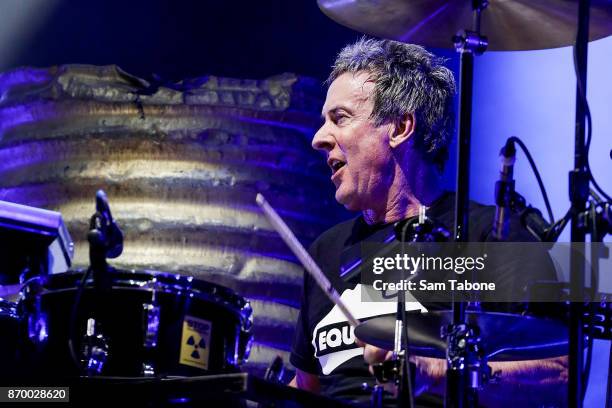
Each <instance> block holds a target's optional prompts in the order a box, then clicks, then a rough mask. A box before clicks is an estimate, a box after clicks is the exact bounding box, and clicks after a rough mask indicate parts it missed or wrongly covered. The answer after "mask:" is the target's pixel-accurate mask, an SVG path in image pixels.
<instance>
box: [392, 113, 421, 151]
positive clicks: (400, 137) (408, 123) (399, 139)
mask: <svg viewBox="0 0 612 408" xmlns="http://www.w3.org/2000/svg"><path fill="white" fill-rule="evenodd" d="M415 129H416V121H415V118H414V114H412V113H408V114H406V115H405V116H404V117H403V118H401V119H400V120H399V121H398V122H397V123H396V124H395V126H394V127H393V129H392V131H391V132H392V133H391V135H390V136H389V145H390V146H391V148H393V149H395V148H396V147H398V146H399V145H401V144H402V143H404V142H405V141H406V140H408V139H410V136H412V134H413V133H414V130H415Z"/></svg>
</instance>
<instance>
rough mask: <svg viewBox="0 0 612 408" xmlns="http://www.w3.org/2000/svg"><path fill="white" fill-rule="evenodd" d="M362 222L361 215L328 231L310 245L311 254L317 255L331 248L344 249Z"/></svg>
mask: <svg viewBox="0 0 612 408" xmlns="http://www.w3.org/2000/svg"><path fill="white" fill-rule="evenodd" d="M361 222H362V217H361V215H359V216H357V217H354V218H351V219H348V220H346V221H342V222H341V223H339V224H336V225H334V226H333V227H331V228H329V229H327V230H326V231H324V232H323V233H321V235H319V236H318V237H317V239H315V240H314V241H313V243H312V244H311V245H310V252H311V253H317V252H318V251H319V250H320V249H321V248H326V247H330V246H334V247H335V246H338V247H342V246H344V245H345V243H346V242H347V241H348V240H349V239H350V238H351V237H352V236H353V235H354V233H355V230H356V228H358V226H359V224H360V223H361Z"/></svg>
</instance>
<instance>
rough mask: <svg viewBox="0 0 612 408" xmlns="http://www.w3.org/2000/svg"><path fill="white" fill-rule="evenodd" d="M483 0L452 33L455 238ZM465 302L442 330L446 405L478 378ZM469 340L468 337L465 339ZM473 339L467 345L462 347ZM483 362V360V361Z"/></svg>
mask: <svg viewBox="0 0 612 408" xmlns="http://www.w3.org/2000/svg"><path fill="white" fill-rule="evenodd" d="M487 4H488V1H487V0H472V10H473V13H474V20H473V30H462V31H460V32H458V33H457V35H455V36H454V37H453V42H454V43H455V50H456V51H457V52H458V53H459V54H460V76H459V122H458V127H457V128H458V130H459V134H458V141H457V145H458V152H457V181H456V189H457V194H456V198H455V230H454V233H455V241H456V242H468V241H469V237H468V230H469V219H468V217H469V200H470V196H469V184H470V177H469V175H470V142H471V128H472V85H473V80H474V56H475V55H481V54H482V53H484V52H485V50H486V49H487V46H488V42H487V38H486V37H484V36H481V35H480V20H481V14H482V12H483V11H484V10H485V8H486V7H487ZM465 309H466V304H465V302H453V323H452V324H451V325H449V327H447V328H446V329H443V330H445V334H446V337H447V345H448V350H447V380H446V399H445V406H446V407H447V408H451V407H453V408H454V407H457V408H463V407H471V406H474V407H475V406H477V404H478V396H477V388H478V386H479V381H476V380H477V379H479V378H480V376H478V375H474V372H473V370H472V369H468V366H469V367H476V366H475V365H466V362H470V361H472V360H473V358H474V356H473V355H472V353H470V350H478V349H479V347H478V346H477V345H478V342H479V340H478V339H479V336H478V335H477V331H475V330H474V328H472V327H470V326H469V325H467V323H466V319H465ZM468 340H469V341H468ZM472 341H474V342H475V343H476V344H475V345H474V344H472V346H470V347H466V346H467V345H468V344H469V343H471V342H472ZM485 366H486V364H485Z"/></svg>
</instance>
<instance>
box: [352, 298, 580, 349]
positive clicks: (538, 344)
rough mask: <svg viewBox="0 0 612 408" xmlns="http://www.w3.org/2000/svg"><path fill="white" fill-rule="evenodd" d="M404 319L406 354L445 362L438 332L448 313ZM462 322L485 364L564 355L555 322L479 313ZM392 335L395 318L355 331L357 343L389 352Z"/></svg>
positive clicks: (563, 334) (561, 328)
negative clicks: (475, 335) (473, 334)
mask: <svg viewBox="0 0 612 408" xmlns="http://www.w3.org/2000/svg"><path fill="white" fill-rule="evenodd" d="M407 319H408V340H409V351H410V353H411V354H413V355H417V356H422V357H435V358H446V340H444V339H442V338H441V337H440V328H441V327H446V326H447V325H448V324H450V323H452V320H453V313H452V311H450V310H444V311H434V312H428V313H420V312H416V313H415V312H409V313H408V314H407ZM466 320H467V321H468V322H469V323H471V324H474V325H478V327H479V329H480V333H481V339H482V343H481V344H482V348H483V350H484V352H485V354H486V356H487V357H488V359H489V361H515V360H516V361H518V360H533V359H540V358H551V357H558V356H562V355H566V354H567V353H568V330H567V327H566V326H565V325H564V324H563V323H561V322H559V321H556V320H549V319H542V318H535V317H528V316H519V315H513V314H507V313H483V312H466ZM394 334H395V315H385V316H380V317H375V318H372V319H369V320H366V321H364V322H363V323H361V324H360V325H359V326H357V327H356V328H355V336H356V337H357V338H358V339H359V340H361V341H363V342H365V343H368V344H371V345H373V346H377V347H380V348H383V349H385V350H393V338H394Z"/></svg>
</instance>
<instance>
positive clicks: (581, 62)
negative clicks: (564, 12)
mask: <svg viewBox="0 0 612 408" xmlns="http://www.w3.org/2000/svg"><path fill="white" fill-rule="evenodd" d="M589 8H590V1H589V0H580V2H579V4H578V34H577V36H576V50H575V52H576V65H577V67H576V68H577V75H578V78H577V79H578V83H577V87H576V88H577V89H576V121H575V130H576V133H575V139H574V140H575V141H574V169H573V170H572V171H570V173H569V196H570V201H571V214H572V221H571V240H572V242H573V243H574V242H581V243H584V242H585V239H586V229H585V228H584V227H583V226H582V225H581V224H582V223H581V222H580V213H583V212H584V211H585V209H586V202H587V200H588V197H589V182H590V179H589V173H588V170H587V154H588V152H587V151H586V145H585V118H586V79H587V50H588V41H589ZM574 252H575V251H570V298H571V299H572V300H574V302H571V304H570V319H569V320H570V321H569V381H568V398H569V406H570V407H572V408H580V407H582V405H583V399H582V398H583V392H582V391H583V386H584V385H583V383H582V382H583V372H582V370H583V366H584V354H583V350H584V333H583V312H584V303H583V302H582V301H581V302H577V301H576V300H579V299H583V298H584V293H585V291H584V286H585V284H584V278H585V263H584V259H583V258H582V257H580V256H576V254H575V253H574Z"/></svg>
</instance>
